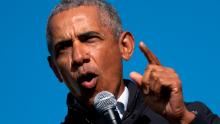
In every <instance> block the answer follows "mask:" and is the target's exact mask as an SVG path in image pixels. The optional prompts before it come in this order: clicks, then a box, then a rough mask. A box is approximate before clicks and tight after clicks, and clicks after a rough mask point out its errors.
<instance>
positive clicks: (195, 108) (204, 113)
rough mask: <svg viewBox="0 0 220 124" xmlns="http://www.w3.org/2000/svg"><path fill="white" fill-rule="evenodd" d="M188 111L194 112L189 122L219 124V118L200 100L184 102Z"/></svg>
mask: <svg viewBox="0 0 220 124" xmlns="http://www.w3.org/2000/svg"><path fill="white" fill-rule="evenodd" d="M186 107H187V109H188V110H189V111H191V112H194V113H195V115H196V118H195V119H194V120H193V121H192V122H191V124H220V118H219V117H218V116H217V115H216V114H214V113H212V111H211V110H210V109H209V108H208V107H207V106H206V105H204V104H203V103H201V102H193V103H186Z"/></svg>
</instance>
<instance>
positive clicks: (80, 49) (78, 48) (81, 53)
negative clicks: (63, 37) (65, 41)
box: [72, 41, 90, 68]
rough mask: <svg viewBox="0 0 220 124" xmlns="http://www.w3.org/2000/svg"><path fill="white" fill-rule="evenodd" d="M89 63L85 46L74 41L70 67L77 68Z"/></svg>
mask: <svg viewBox="0 0 220 124" xmlns="http://www.w3.org/2000/svg"><path fill="white" fill-rule="evenodd" d="M89 61H90V58H89V53H88V49H87V48H86V46H85V45H84V44H83V43H81V42H79V41H74V43H73V49H72V66H73V67H74V68H78V67H80V66H82V65H83V64H84V63H88V62H89Z"/></svg>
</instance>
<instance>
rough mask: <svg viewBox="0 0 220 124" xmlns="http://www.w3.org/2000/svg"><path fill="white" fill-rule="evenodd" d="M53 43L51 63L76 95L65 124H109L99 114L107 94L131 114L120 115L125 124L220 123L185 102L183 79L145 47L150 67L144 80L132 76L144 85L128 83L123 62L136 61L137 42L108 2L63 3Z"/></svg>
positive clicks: (51, 32)
mask: <svg viewBox="0 0 220 124" xmlns="http://www.w3.org/2000/svg"><path fill="white" fill-rule="evenodd" d="M47 39H48V49H49V52H50V54H51V56H49V57H48V61H49V64H50V66H51V68H52V69H53V71H54V73H55V74H56V76H57V78H58V79H59V80H60V81H61V82H64V83H65V84H66V86H67V87H68V88H69V89H70V91H71V93H70V94H69V95H68V98H67V103H68V115H67V116H66V119H65V122H64V124H84V123H85V124H90V123H101V124H102V123H104V122H103V120H102V118H101V117H100V116H99V114H97V112H96V110H94V109H93V101H94V97H95V96H96V94H97V93H99V92H101V91H109V92H111V93H112V94H114V96H115V97H116V99H117V101H121V102H122V103H123V106H124V110H125V112H119V114H120V115H121V118H122V122H123V123H124V124H147V123H152V124H157V123H162V124H163V123H164V124H167V123H181V124H188V123H204V124H205V123H220V121H219V118H218V117H217V116H216V115H214V114H212V113H211V111H210V110H209V109H208V108H207V107H205V106H204V105H202V104H201V103H184V101H183V96H182V89H181V81H180V79H179V78H178V75H177V74H176V73H175V71H174V70H173V69H171V68H166V67H163V66H162V65H161V64H160V62H159V60H158V59H157V58H156V57H155V56H154V55H153V54H152V53H151V52H150V50H149V49H148V48H147V47H146V46H145V45H144V43H143V42H140V49H141V50H142V52H143V53H144V55H145V56H146V58H147V59H148V61H149V63H150V64H149V65H148V67H147V69H146V70H145V73H144V75H141V74H139V73H136V72H132V73H131V74H130V77H131V79H132V80H133V81H134V82H136V84H137V85H138V86H137V85H136V84H135V83H133V82H132V81H130V80H123V77H122V68H123V66H122V60H123V59H124V60H129V58H130V57H131V55H132V53H133V50H134V39H133V36H132V34H131V33H129V32H125V31H123V30H122V26H121V22H120V19H119V17H118V15H117V13H116V12H115V10H114V9H113V8H112V6H111V5H109V4H108V3H106V2H105V1H103V0H62V1H61V3H59V4H58V5H57V7H56V8H55V9H54V10H53V12H52V14H51V16H50V17H49V20H48V27H47Z"/></svg>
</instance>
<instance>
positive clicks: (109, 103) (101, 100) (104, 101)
mask: <svg viewBox="0 0 220 124" xmlns="http://www.w3.org/2000/svg"><path fill="white" fill-rule="evenodd" d="M116 104H117V101H116V99H115V96H114V95H113V94H112V93H110V92H108V91H102V92H100V93H98V94H97V95H96V96H95V99H94V107H95V108H96V110H97V111H99V112H103V111H106V110H108V109H110V108H115V107H116Z"/></svg>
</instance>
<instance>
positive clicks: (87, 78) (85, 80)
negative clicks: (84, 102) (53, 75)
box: [77, 73, 97, 88]
mask: <svg viewBox="0 0 220 124" xmlns="http://www.w3.org/2000/svg"><path fill="white" fill-rule="evenodd" d="M77 82H78V83H79V84H80V85H81V86H82V87H84V88H94V87H95V86H96V83H97V75H96V74H94V73H86V74H82V75H80V76H79V77H78V79H77Z"/></svg>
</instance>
